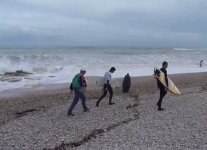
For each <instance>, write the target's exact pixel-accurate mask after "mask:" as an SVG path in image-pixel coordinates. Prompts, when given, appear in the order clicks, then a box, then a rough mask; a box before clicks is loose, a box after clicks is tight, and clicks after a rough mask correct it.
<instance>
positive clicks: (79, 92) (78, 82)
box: [67, 69, 89, 116]
mask: <svg viewBox="0 0 207 150" xmlns="http://www.w3.org/2000/svg"><path fill="white" fill-rule="evenodd" d="M85 74H86V70H84V69H81V70H80V73H78V74H76V75H75V77H74V78H73V81H72V83H71V86H70V89H72V90H74V93H75V97H74V99H73V102H72V104H71V106H70V108H69V110H68V113H67V115H69V116H74V114H73V113H72V111H73V109H74V108H75V106H76V105H77V103H78V101H79V98H80V99H81V100H82V105H83V109H84V112H87V111H89V109H88V107H87V106H86V97H85V94H84V93H85V89H86V87H87V83H86V80H85V77H84V75H85Z"/></svg>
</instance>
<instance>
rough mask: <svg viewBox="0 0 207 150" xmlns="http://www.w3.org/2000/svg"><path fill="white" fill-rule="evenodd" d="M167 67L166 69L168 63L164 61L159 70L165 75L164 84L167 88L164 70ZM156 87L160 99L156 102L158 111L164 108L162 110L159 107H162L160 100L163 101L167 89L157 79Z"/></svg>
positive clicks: (165, 71)
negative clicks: (158, 90)
mask: <svg viewBox="0 0 207 150" xmlns="http://www.w3.org/2000/svg"><path fill="white" fill-rule="evenodd" d="M167 67H168V63H167V62H166V61H164V62H163V63H162V68H161V69H160V70H161V71H162V72H163V73H164V75H165V82H166V85H167V87H168V78H167V70H166V69H167ZM157 85H158V88H159V89H160V98H159V100H158V102H157V106H158V110H164V108H162V107H161V105H162V100H163V98H164V96H165V95H166V94H167V88H166V87H165V86H164V85H162V83H161V82H160V81H159V80H158V79H157Z"/></svg>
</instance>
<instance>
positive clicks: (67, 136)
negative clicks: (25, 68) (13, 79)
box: [0, 73, 207, 150]
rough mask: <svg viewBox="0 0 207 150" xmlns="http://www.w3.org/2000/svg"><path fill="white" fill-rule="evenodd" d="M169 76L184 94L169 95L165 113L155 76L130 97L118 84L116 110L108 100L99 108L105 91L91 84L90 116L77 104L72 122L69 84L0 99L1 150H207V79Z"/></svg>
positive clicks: (135, 84) (139, 81) (140, 82)
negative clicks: (97, 104)
mask: <svg viewBox="0 0 207 150" xmlns="http://www.w3.org/2000/svg"><path fill="white" fill-rule="evenodd" d="M169 77H170V78H171V79H172V80H173V81H174V82H175V84H176V85H177V87H178V88H179V89H180V91H181V93H182V95H181V96H176V95H173V94H171V93H168V95H167V96H166V97H165V98H164V100H163V107H164V108H165V110H164V111H158V110H157V106H156V103H157V100H158V98H159V90H158V89H157V86H156V80H155V79H154V78H153V76H146V77H133V78H132V86H131V89H130V92H129V93H127V94H125V93H122V92H121V83H122V79H117V81H116V82H114V84H113V88H114V92H115V93H114V97H113V101H114V102H115V105H112V106H109V105H108V97H107V98H105V99H103V100H102V101H101V103H100V106H99V107H96V106H95V103H96V100H97V99H98V97H99V96H100V92H101V87H97V86H96V85H95V84H93V85H88V89H87V93H86V95H87V105H88V107H89V108H90V111H89V112H85V113H84V112H83V108H82V106H81V103H80V102H79V103H78V105H77V106H76V108H75V110H74V114H75V116H74V117H71V116H67V115H66V114H67V110H68V107H69V106H70V104H71V102H72V98H73V94H72V93H70V91H69V89H68V85H62V86H61V88H60V87H59V88H54V87H53V88H48V89H47V88H46V89H44V90H35V91H32V90H30V91H29V92H22V94H18V95H16V96H15V95H13V96H6V97H5V96H4V97H1V98H0V111H1V114H0V149H2V150H13V149H14V150H70V149H73V150H116V149H117V150H134V149H143V150H145V149H158V150H162V149H163V150H166V149H172V150H174V149H188V150H189V149H190V150H191V149H192V150H199V149H200V150H205V149H207V141H206V137H207V109H206V108H207V80H206V77H207V74H206V73H191V74H175V75H169Z"/></svg>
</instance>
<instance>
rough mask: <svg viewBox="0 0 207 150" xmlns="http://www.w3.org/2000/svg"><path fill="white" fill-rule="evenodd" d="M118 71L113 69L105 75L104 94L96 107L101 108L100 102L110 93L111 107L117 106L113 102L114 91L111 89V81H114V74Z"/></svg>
mask: <svg viewBox="0 0 207 150" xmlns="http://www.w3.org/2000/svg"><path fill="white" fill-rule="evenodd" d="M115 71H116V68H115V67H111V69H110V70H109V71H108V72H106V73H105V75H104V85H103V89H102V92H103V94H102V95H101V97H100V98H99V99H98V101H97V102H96V107H99V103H100V101H101V100H102V99H103V98H104V97H105V96H106V95H107V92H109V94H110V95H109V105H113V104H115V103H114V102H112V97H113V89H112V87H111V84H110V81H111V79H112V73H114V72H115Z"/></svg>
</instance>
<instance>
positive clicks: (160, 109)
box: [157, 108, 165, 111]
mask: <svg viewBox="0 0 207 150" xmlns="http://www.w3.org/2000/svg"><path fill="white" fill-rule="evenodd" d="M157 110H159V111H162V110H165V109H164V108H158V109H157Z"/></svg>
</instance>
